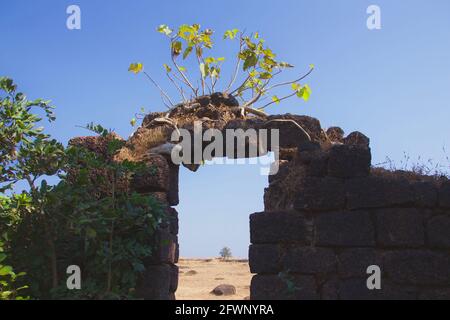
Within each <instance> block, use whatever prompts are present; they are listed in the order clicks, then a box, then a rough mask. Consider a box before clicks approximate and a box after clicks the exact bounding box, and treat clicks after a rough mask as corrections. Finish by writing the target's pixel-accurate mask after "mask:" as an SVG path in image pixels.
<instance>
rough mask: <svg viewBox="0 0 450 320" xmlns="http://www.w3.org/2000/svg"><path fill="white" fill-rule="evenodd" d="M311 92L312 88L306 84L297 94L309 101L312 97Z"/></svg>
mask: <svg viewBox="0 0 450 320" xmlns="http://www.w3.org/2000/svg"><path fill="white" fill-rule="evenodd" d="M311 93H312V90H311V88H310V87H309V85H307V84H305V85H304V86H303V87H302V88H301V89H300V90H298V92H297V96H298V97H299V98H302V99H303V100H305V101H308V100H309V98H310V97H311Z"/></svg>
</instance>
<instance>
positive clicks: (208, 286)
mask: <svg viewBox="0 0 450 320" xmlns="http://www.w3.org/2000/svg"><path fill="white" fill-rule="evenodd" d="M266 157H268V156H266ZM261 158H263V157H261ZM246 160H248V159H246ZM264 161H267V160H264ZM267 186H268V177H267V176H264V175H261V171H260V166H258V165H255V164H249V163H248V161H247V163H246V164H235V165H217V164H209V163H207V164H206V165H204V166H202V167H201V168H200V169H199V170H198V172H196V173H192V172H189V171H188V170H187V169H185V168H183V169H181V170H180V179H179V190H180V204H179V206H178V207H177V211H178V213H179V223H180V231H179V244H180V259H179V262H178V267H179V282H178V290H177V292H176V299H177V300H218V299H221V300H222V299H227V300H245V299H249V296H250V281H251V278H252V274H251V273H250V268H249V265H248V248H249V245H250V230H249V215H250V214H252V213H254V212H260V211H264V201H263V196H264V188H266V187H267ZM224 248H228V249H229V251H230V252H229V253H230V254H229V255H227V254H224V253H227V252H223V251H224ZM225 251H227V250H225ZM217 288H218V289H217ZM215 289H217V290H216V292H214V290H215ZM221 293H223V294H221Z"/></svg>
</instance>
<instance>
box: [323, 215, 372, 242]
mask: <svg viewBox="0 0 450 320" xmlns="http://www.w3.org/2000/svg"><path fill="white" fill-rule="evenodd" d="M315 229H316V230H315V236H316V239H315V241H316V242H315V243H316V245H318V246H327V247H368V246H374V245H375V231H374V226H373V224H372V219H371V217H370V214H369V213H368V212H366V211H348V212H330V213H322V214H319V215H318V216H317V217H316V218H315Z"/></svg>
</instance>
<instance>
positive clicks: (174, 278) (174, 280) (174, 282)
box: [169, 265, 179, 292]
mask: <svg viewBox="0 0 450 320" xmlns="http://www.w3.org/2000/svg"><path fill="white" fill-rule="evenodd" d="M178 276H179V269H178V266H176V265H171V266H170V286H169V292H176V291H177V289H178Z"/></svg>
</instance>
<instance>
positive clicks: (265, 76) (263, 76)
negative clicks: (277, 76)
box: [259, 72, 272, 80]
mask: <svg viewBox="0 0 450 320" xmlns="http://www.w3.org/2000/svg"><path fill="white" fill-rule="evenodd" d="M259 78H260V79H264V80H266V79H271V78H272V74H271V73H270V72H263V73H261V74H260V75H259Z"/></svg>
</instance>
